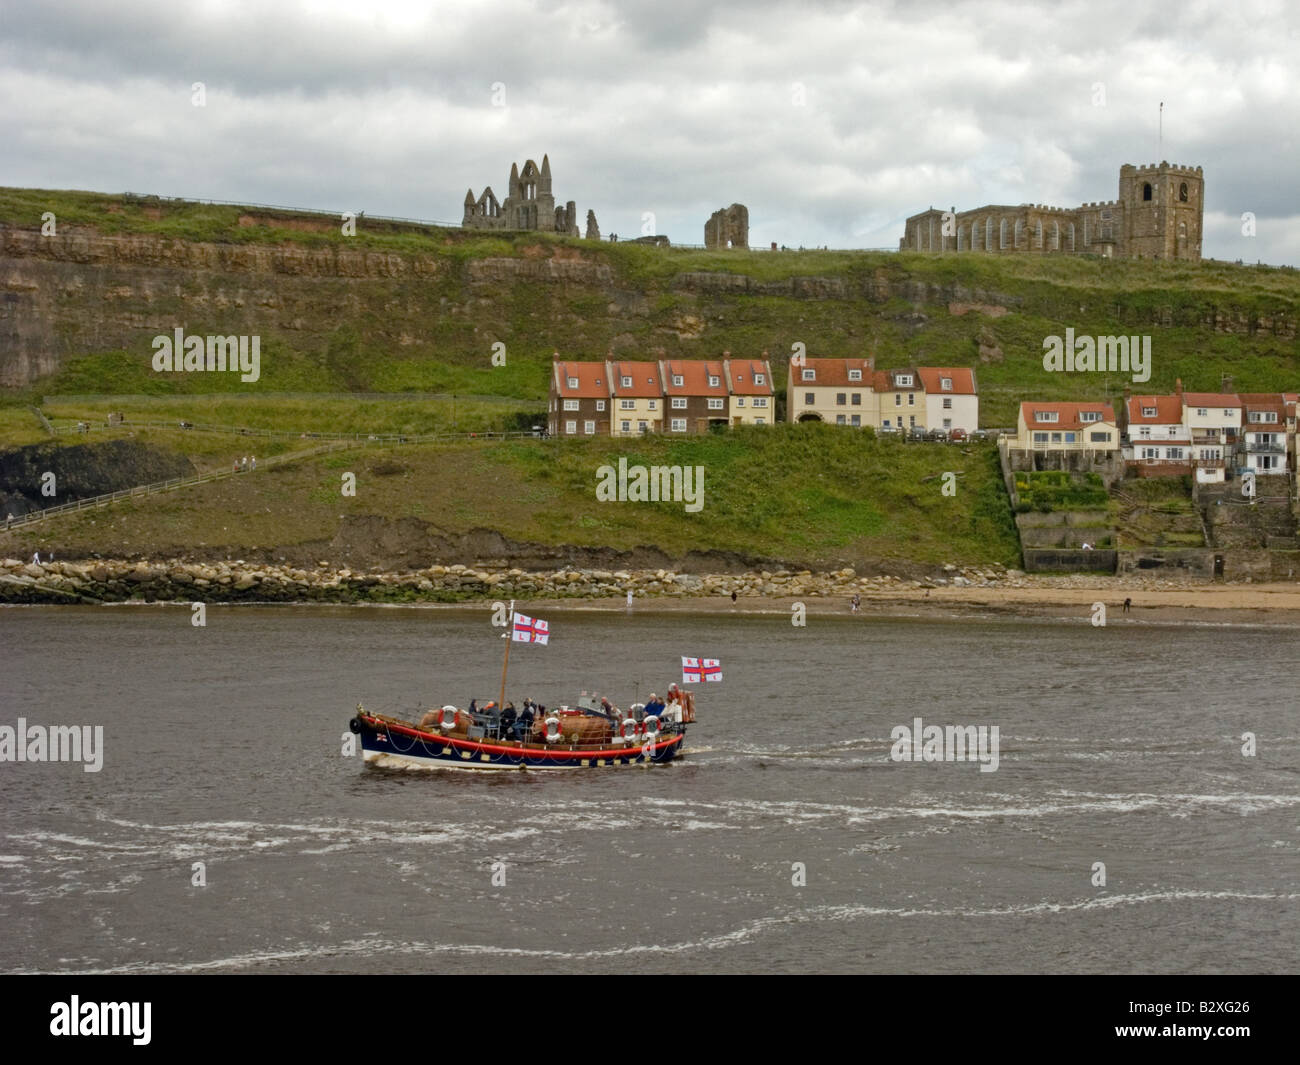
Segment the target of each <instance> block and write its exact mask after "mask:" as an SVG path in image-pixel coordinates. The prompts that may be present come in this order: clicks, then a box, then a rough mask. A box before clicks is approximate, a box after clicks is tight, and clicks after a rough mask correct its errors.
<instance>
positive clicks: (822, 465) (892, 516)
mask: <svg viewBox="0 0 1300 1065" xmlns="http://www.w3.org/2000/svg"><path fill="white" fill-rule="evenodd" d="M198 437H199V434H189V433H182V432H179V431H177V432H171V433H169V432H151V433H141V434H139V439H140V440H141V441H142V442H145V443H155V444H162V445H170V446H173V447H177V448H180V447H187V446H191V444H192V442H193V441H196V440H198ZM198 446H199V451H198V452H196V453H194V454H193V456H192V457H193V458H194V461H195V464H196V466H198V467H199V468H200V469H203V468H224V467H225V466H226V457H225V454H224V453H220V454H218V453H212V452H210V451H207V450H205V449H206V448H207V447H208V446H209V445H198ZM260 453H262V454H268V455H269V454H271V453H273V450H272V449H266V450H265V451H264V452H260ZM620 457H624V458H626V459H627V460H628V463H629V464H636V463H644V464H646V465H690V466H702V467H703V469H704V497H703V507H702V509H700V510H699V511H698V513H688V512H686V511H685V508H684V506H683V504H682V503H680V502H677V503H668V502H665V503H636V502H622V503H620V502H599V501H598V500H597V499H596V494H595V486H596V481H597V471H598V470H599V468H600V467H601V466H602V465H605V464H609V465H612V466H617V464H618V460H619V458H620ZM345 472H351V473H355V474H356V477H357V484H356V495H355V497H351V496H343V495H342V494H341V492H340V486H341V483H342V474H343V473H345ZM944 472H952V473H954V474H955V475H956V477H955V482H954V483H955V486H956V490H955V494H952V495H944V494H943V491H942V488H943V483H944V480H943V477H942V474H943V473H944ZM345 527H349V528H351V529H356V528H365V529H366V530H367V532H365V533H364V538H365V539H366V541H367V544H368V545H370V546H369V547H367V548H366V549H365V550H364V551H363V552H362V557H363V558H366V559H367V560H373V561H375V562H377V563H380V564H384V565H394V564H398V563H400V562H402V561H407V562H411V563H418V564H420V565H424V564H427V563H428V562H429V561H430V560H429V559H428V557H423V558H421V557H420V554H421V551H422V545H424V544H425V543H426V542H427V539H428V537H442V538H446V537H455V536H457V535H460V534H464V533H468V532H471V531H473V530H475V529H491V530H495V531H496V532H499V533H500V534H501V535H502V536H504V537H507V538H509V539H511V540H514V541H519V542H523V543H537V544H543V545H553V546H564V545H573V546H577V547H590V548H602V549H612V550H630V549H635V548H638V547H642V546H654V547H656V548H658V549H659V550H661V551H663V552H665V553H667V554H668V555H670V556H672V557H674V558H681V557H683V556H685V555H686V554H687V553H688V552H690V551H727V552H735V553H738V554H742V555H746V556H759V557H766V558H774V559H781V560H785V561H788V562H792V563H798V564H803V565H808V566H813V567H815V566H829V565H858V566H861V567H867V568H869V567H870V566H872V565H874V564H876V563H877V562H879V561H882V560H884V561H888V560H902V561H906V562H912V563H921V564H927V565H928V564H942V563H945V562H955V563H958V564H987V563H994V562H1000V563H1004V564H1007V565H1013V566H1014V565H1016V564H1017V559H1018V557H1019V547H1018V543H1017V541H1016V534H1015V528H1014V525H1013V523H1012V520H1011V514H1010V510H1009V508H1008V506H1007V501H1006V495H1005V491H1004V490H1003V487H1002V482H1001V479H1000V475H999V473H998V470H997V460H996V451H995V449H994V448H993V447H992V446H990V445H984V446H980V447H973V448H961V447H957V446H950V445H944V444H901V443H899V442H897V441H893V440H877V439H875V438H874V437H873V436H872V435H871V434H870V433H861V432H848V431H844V430H840V429H836V428H834V427H832V426H774V427H771V428H766V429H764V428H753V429H743V430H737V431H734V432H732V433H728V434H725V435H720V436H719V435H708V436H704V437H695V438H690V439H670V438H667V437H651V438H644V439H631V440H611V439H603V440H602V439H590V440H577V441H533V440H528V441H520V442H512V443H506V444H502V443H496V444H486V443H475V442H464V443H459V444H454V445H410V446H406V447H395V448H378V447H369V448H358V449H357V450H355V451H348V452H338V453H332V454H328V455H322V456H315V457H313V458H311V459H307V460H303V461H301V462H298V463H295V464H293V465H290V466H284V467H273V468H271V469H267V470H264V471H263V470H259V471H258V472H257V473H256V474H252V475H248V476H243V475H241V476H239V477H236V478H228V479H226V480H224V481H218V482H214V483H212V484H209V485H204V486H200V487H197V488H191V489H185V490H182V491H180V492H175V493H168V494H163V495H157V496H150V497H142V498H140V499H136V500H132V501H129V502H125V503H122V504H115V505H114V506H112V507H109V508H105V509H101V510H94V511H86V512H81V513H77V514H74V515H71V516H67V517H62V518H59V519H56V520H53V521H49V522H46V523H41V524H38V525H35V526H32V527H31V528H30V529H28V530H15V531H13V532H10V533H7V534H6V533H3V532H0V551H3V552H4V553H5V554H8V555H10V556H17V557H30V556H31V553H32V551H34V550H37V549H41V550H45V551H48V550H56V551H57V552H58V554H59V556H60V557H73V556H80V555H87V554H93V553H100V554H106V555H118V556H121V555H126V556H144V557H158V556H171V555H177V556H190V557H195V558H224V557H226V556H230V557H238V558H246V559H249V560H253V559H258V558H264V559H265V560H272V559H275V558H277V557H280V556H287V557H289V558H291V559H295V560H300V561H301V563H303V564H308V565H312V564H314V563H315V561H316V560H317V559H321V558H332V557H334V558H336V557H338V556H337V550H332V549H331V545H334V547H335V548H337V545H338V538H339V537H340V535H341V530H344V529H345ZM351 535H352V534H351V533H348V534H346V535H345V537H344V538H347V536H351Z"/></svg>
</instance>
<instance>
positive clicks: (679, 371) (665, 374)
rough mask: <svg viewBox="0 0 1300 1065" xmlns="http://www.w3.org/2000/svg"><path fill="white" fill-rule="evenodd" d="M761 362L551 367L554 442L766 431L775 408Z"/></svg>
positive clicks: (693, 361)
mask: <svg viewBox="0 0 1300 1065" xmlns="http://www.w3.org/2000/svg"><path fill="white" fill-rule="evenodd" d="M774 397H775V393H774V392H773V389H772V370H771V367H770V366H769V365H768V363H767V360H765V359H732V358H722V359H711V360H710V359H664V360H661V361H659V362H615V361H609V362H572V361H567V360H561V359H557V360H555V362H554V363H553V364H552V372H551V394H550V401H549V408H548V424H549V427H550V432H551V434H552V435H553V436H594V435H605V434H609V435H613V436H640V435H642V434H643V433H659V432H665V433H703V432H707V431H708V430H710V429H715V428H722V427H725V426H736V425H769V424H771V422H772V410H773V406H774V404H775V398H774Z"/></svg>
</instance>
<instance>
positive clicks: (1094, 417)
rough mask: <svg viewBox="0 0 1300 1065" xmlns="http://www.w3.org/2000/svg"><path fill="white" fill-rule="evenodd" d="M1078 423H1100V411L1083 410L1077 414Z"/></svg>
mask: <svg viewBox="0 0 1300 1065" xmlns="http://www.w3.org/2000/svg"><path fill="white" fill-rule="evenodd" d="M1079 421H1081V422H1099V421H1101V411H1099V410H1085V411H1080V412H1079Z"/></svg>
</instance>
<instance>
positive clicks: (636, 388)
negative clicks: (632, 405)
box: [609, 362, 663, 399]
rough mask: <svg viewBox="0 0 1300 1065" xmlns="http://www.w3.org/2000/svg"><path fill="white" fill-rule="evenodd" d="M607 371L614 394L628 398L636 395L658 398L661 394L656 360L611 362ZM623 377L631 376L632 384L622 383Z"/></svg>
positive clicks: (661, 388)
mask: <svg viewBox="0 0 1300 1065" xmlns="http://www.w3.org/2000/svg"><path fill="white" fill-rule="evenodd" d="M609 373H610V377H609V379H610V384H611V385H612V386H613V391H614V395H616V396H623V397H625V398H629V399H630V398H633V397H636V396H640V397H646V396H650V397H654V398H658V397H659V396H661V395H663V386H662V385H661V384H660V382H659V364H658V363H657V362H611V363H610V364H609ZM624 377H630V378H632V384H631V385H624V384H623V378H624Z"/></svg>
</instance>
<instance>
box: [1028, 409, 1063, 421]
mask: <svg viewBox="0 0 1300 1065" xmlns="http://www.w3.org/2000/svg"><path fill="white" fill-rule="evenodd" d="M1060 420H1061V415H1060V414H1059V413H1057V412H1056V411H1054V410H1036V411H1034V421H1036V422H1056V421H1060Z"/></svg>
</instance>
